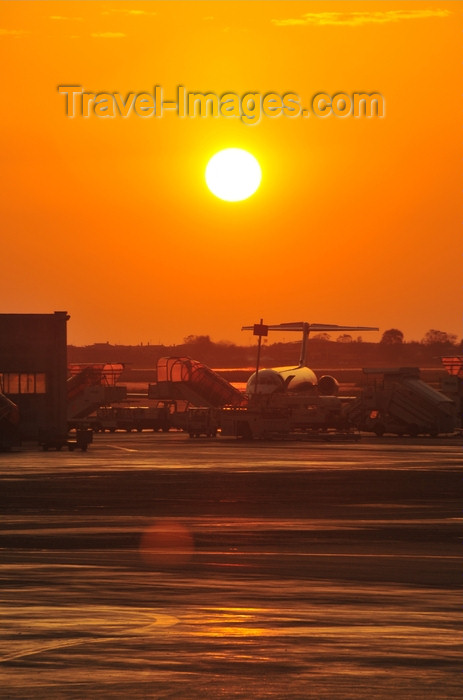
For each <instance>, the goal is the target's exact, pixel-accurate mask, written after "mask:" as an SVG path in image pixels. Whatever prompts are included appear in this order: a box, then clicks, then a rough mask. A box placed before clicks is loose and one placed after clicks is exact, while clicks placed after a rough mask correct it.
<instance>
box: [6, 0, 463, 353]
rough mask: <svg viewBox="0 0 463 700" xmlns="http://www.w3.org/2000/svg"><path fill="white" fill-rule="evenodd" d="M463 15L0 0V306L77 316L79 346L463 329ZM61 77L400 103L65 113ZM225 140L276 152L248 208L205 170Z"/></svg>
mask: <svg viewBox="0 0 463 700" xmlns="http://www.w3.org/2000/svg"><path fill="white" fill-rule="evenodd" d="M134 10H136V11H138V12H136V13H134ZM359 12H360V13H362V15H358V14H354V13H359ZM462 12H463V4H462V3H460V2H447V3H446V2H312V3H305V2H294V3H293V2H268V3H267V2H249V3H247V2H172V3H168V2H152V3H150V2H130V3H129V2H127V3H126V2H72V3H71V2H69V3H66V2H27V3H24V2H9V3H2V6H1V8H0V47H1V60H2V65H3V66H4V70H3V71H2V90H1V97H0V100H1V105H0V106H1V110H0V120H1V130H2V149H1V159H2V167H1V171H0V177H1V192H2V195H1V199H2V214H1V225H2V258H3V265H2V275H1V280H0V285H1V288H2V299H3V304H2V309H3V312H6V313H29V312H30V313H33V312H37V313H44V312H53V311H54V310H67V311H68V312H69V313H70V314H71V321H70V322H69V326H68V337H69V341H70V342H71V343H74V344H91V343H93V342H106V341H109V342H110V343H127V344H129V343H130V344H136V343H140V342H143V343H146V342H148V341H149V342H151V343H158V342H163V343H166V344H167V343H179V342H181V341H182V339H183V337H185V336H187V335H190V334H209V335H210V336H211V337H212V338H213V339H214V340H221V339H227V340H232V341H235V342H241V343H248V342H249V343H253V342H254V341H253V339H252V336H251V334H249V333H242V332H241V331H240V328H241V325H243V324H250V323H253V322H255V321H258V320H259V318H261V317H263V318H264V320H266V321H267V322H269V323H280V322H284V321H296V320H307V321H311V322H316V323H340V324H362V325H378V326H379V327H380V328H381V331H384V330H386V329H388V328H391V327H396V328H400V329H401V330H402V331H403V332H404V334H405V338H406V340H420V339H421V338H422V337H423V335H424V334H425V332H426V331H427V330H428V329H430V328H438V329H440V330H444V331H447V332H452V333H456V334H457V335H458V336H459V337H461V335H462V329H461V279H462V275H461V259H462V258H461V254H462V244H461V220H462V212H461V190H462V178H461V157H462V152H461V140H462V131H461V127H462V123H463V122H462V118H461V115H462V109H463V100H462V97H461V93H462V89H461V85H462V83H461V78H462V74H461V65H462V60H463V55H462V53H463V52H462V51H461V44H462V42H461V36H462V34H461V32H462V29H463V26H462V24H463V23H462ZM326 13H331V14H330V15H327V14H326ZM274 20H280V21H281V20H295V21H296V22H293V23H286V24H282V23H280V22H275V21H274ZM5 66H8V68H7V69H5ZM62 84H67V85H69V84H79V85H82V86H83V87H84V88H85V89H87V90H89V91H94V92H119V93H122V94H125V93H128V92H131V91H135V92H137V91H141V92H149V91H152V90H153V86H154V85H156V84H157V85H162V86H163V87H164V90H165V94H166V98H169V97H173V96H174V93H175V89H176V86H177V85H178V84H183V85H185V86H186V87H187V89H188V90H191V91H202V92H209V91H211V92H217V93H219V94H221V93H223V92H236V93H238V94H243V93H246V92H260V93H265V92H268V91H270V92H277V93H280V94H283V93H285V92H295V93H297V94H299V95H300V97H301V101H302V102H303V103H304V104H308V103H309V101H310V97H311V96H312V95H314V94H315V93H318V92H326V93H330V94H334V93H337V92H344V93H352V92H356V91H359V92H360V91H368V92H375V91H376V92H380V93H382V94H383V95H384V97H385V101H386V116H385V117H384V118H383V119H353V118H347V119H337V118H334V117H330V118H328V119H317V118H316V117H314V116H311V117H310V118H309V119H290V118H286V117H283V116H282V117H280V118H273V119H272V118H266V117H263V118H262V120H261V121H260V123H259V124H257V125H254V126H248V125H245V124H243V123H242V122H241V121H240V120H239V119H230V118H223V117H222V118H218V119H213V118H211V117H208V118H203V119H201V118H196V119H191V118H185V119H179V118H178V117H176V116H175V115H174V114H169V113H167V114H166V115H165V116H164V117H163V118H162V119H141V118H138V117H136V116H135V115H132V116H131V117H129V118H128V119H122V118H116V119H98V118H96V117H91V118H90V119H82V118H76V119H68V118H66V116H65V113H64V98H63V97H62V96H61V95H59V94H58V92H57V86H58V85H62ZM227 147H240V148H245V149H247V150H249V151H250V152H252V153H253V154H254V155H255V156H256V157H257V158H258V160H259V161H260V163H261V166H262V172H263V179H262V185H261V187H260V189H259V190H258V192H257V193H256V194H255V195H254V196H253V197H251V198H250V199H248V200H246V201H244V202H235V203H229V202H222V201H221V200H218V199H216V198H215V197H214V196H213V195H212V194H211V193H210V192H209V191H208V190H207V188H206V185H205V182H204V169H205V166H206V163H207V161H208V159H209V158H210V157H211V156H212V155H213V154H214V153H215V152H216V151H218V150H220V149H222V148H227ZM368 338H370V339H371V340H376V339H379V338H380V334H378V333H371V334H369V335H368ZM365 339H366V338H365ZM275 340H277V339H276V338H275ZM287 340H289V338H287Z"/></svg>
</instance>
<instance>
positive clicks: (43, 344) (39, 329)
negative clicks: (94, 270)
mask: <svg viewBox="0 0 463 700" xmlns="http://www.w3.org/2000/svg"><path fill="white" fill-rule="evenodd" d="M68 319H69V315H68V314H67V312H66V311H55V313H53V314H0V339H1V340H0V390H1V391H2V393H3V394H5V396H7V397H8V398H9V399H10V400H11V401H13V402H14V403H15V404H16V405H17V406H18V408H19V413H20V437H21V439H22V440H41V439H43V438H45V439H46V438H48V437H49V436H62V435H66V433H67V421H66V380H67V349H66V346H67V333H66V327H67V321H68Z"/></svg>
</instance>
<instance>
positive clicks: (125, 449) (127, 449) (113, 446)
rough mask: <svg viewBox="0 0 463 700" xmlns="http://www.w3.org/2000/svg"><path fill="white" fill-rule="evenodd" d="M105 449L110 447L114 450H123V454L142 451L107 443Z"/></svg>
mask: <svg viewBox="0 0 463 700" xmlns="http://www.w3.org/2000/svg"><path fill="white" fill-rule="evenodd" d="M103 447H110V448H112V449H113V450H122V452H140V450H134V449H133V448H131V447H120V446H119V445H110V444H109V443H106V444H105V445H103Z"/></svg>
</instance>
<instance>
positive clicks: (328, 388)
mask: <svg viewBox="0 0 463 700" xmlns="http://www.w3.org/2000/svg"><path fill="white" fill-rule="evenodd" d="M318 393H319V394H320V396H337V395H338V393H339V384H338V382H337V381H336V379H335V378H334V377H332V376H331V375H330V374H324V375H323V377H320V379H319V380H318Z"/></svg>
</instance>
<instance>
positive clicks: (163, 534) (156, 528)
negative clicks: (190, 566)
mask: <svg viewBox="0 0 463 700" xmlns="http://www.w3.org/2000/svg"><path fill="white" fill-rule="evenodd" d="M139 549H140V555H141V557H142V559H143V561H144V562H145V563H146V564H148V565H149V566H153V567H169V566H181V565H182V564H186V563H187V562H188V561H189V560H190V559H191V557H192V556H193V552H194V541H193V537H192V535H191V533H190V531H189V530H188V528H187V527H185V525H182V524H181V523H179V522H177V521H176V520H159V521H158V522H157V523H156V524H155V525H152V526H151V527H149V528H148V529H147V530H145V532H144V533H143V535H142V537H141V540H140V548H139Z"/></svg>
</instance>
